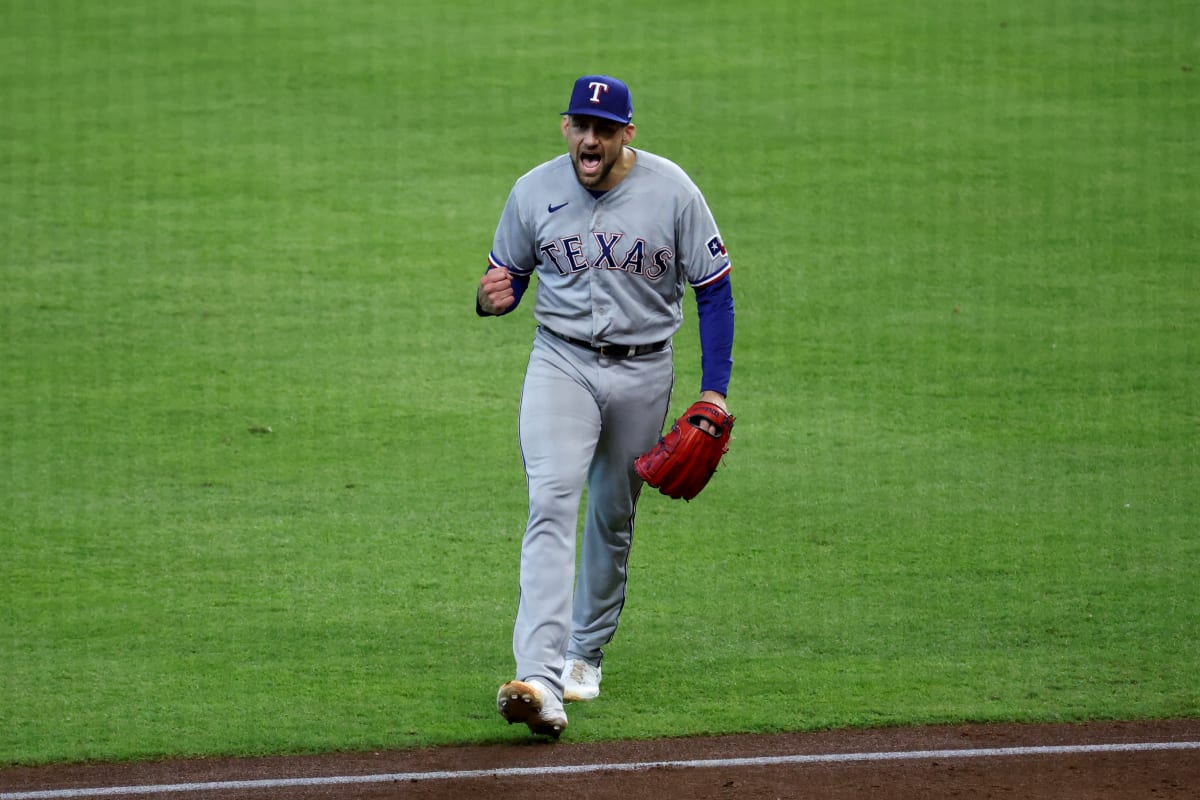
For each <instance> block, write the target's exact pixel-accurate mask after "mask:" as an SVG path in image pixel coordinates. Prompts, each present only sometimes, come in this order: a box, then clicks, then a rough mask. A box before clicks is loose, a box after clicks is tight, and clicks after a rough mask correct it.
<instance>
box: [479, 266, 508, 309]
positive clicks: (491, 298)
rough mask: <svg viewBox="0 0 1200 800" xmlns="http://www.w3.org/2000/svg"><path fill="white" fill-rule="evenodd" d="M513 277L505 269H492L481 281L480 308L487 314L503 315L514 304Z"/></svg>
mask: <svg viewBox="0 0 1200 800" xmlns="http://www.w3.org/2000/svg"><path fill="white" fill-rule="evenodd" d="M513 298H514V295H513V288H512V276H511V275H509V274H508V270H506V269H504V268H503V267H492V268H491V269H489V270H488V271H487V272H485V273H483V277H482V278H480V279H479V295H478V299H479V307H480V308H482V309H483V310H484V312H485V313H487V314H503V313H504V312H505V311H507V310H508V309H509V308H511V307H512V304H513Z"/></svg>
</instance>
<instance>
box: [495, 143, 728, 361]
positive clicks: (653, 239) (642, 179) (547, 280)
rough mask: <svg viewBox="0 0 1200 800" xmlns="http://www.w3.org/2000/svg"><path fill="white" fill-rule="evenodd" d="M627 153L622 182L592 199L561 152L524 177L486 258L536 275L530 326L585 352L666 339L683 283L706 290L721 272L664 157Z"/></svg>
mask: <svg viewBox="0 0 1200 800" xmlns="http://www.w3.org/2000/svg"><path fill="white" fill-rule="evenodd" d="M630 149H633V148H630ZM635 152H636V154H637V161H636V163H635V164H634V166H633V168H632V170H631V171H630V172H629V174H628V175H627V176H626V177H625V178H624V179H623V180H622V181H621V182H620V183H618V184H617V186H616V187H615V188H613V189H612V190H610V191H609V192H607V193H606V194H604V195H603V196H602V197H601V198H599V199H596V198H594V197H593V196H592V195H591V193H590V192H588V190H587V189H585V188H584V187H583V186H581V185H580V184H579V182H578V181H577V180H576V179H575V175H574V169H573V167H572V164H571V159H570V156H569V155H567V154H563V155H562V156H559V157H558V158H555V159H553V160H551V161H547V162H546V163H544V164H541V165H540V166H538V167H535V168H534V169H532V170H530V171H529V172H528V173H526V174H525V175H523V176H522V177H521V178H520V179H518V180H517V182H516V184H515V185H514V186H513V189H512V192H511V193H510V194H509V197H508V201H507V203H506V204H505V206H504V211H503V213H502V214H501V217H500V223H499V225H498V226H497V229H496V236H495V239H494V241H493V245H492V252H491V255H490V257H489V260H490V262H491V264H492V266H496V267H504V268H506V269H508V271H509V272H510V273H511V274H513V275H514V276H518V277H522V276H529V275H531V274H532V273H533V272H534V271H536V272H537V275H538V288H537V301H536V305H535V306H534V317H535V318H536V319H537V321H538V322H540V323H541V324H542V325H545V326H546V327H548V328H551V329H553V330H555V331H557V332H559V333H561V334H565V335H567V336H571V337H574V338H576V339H582V340H584V341H589V342H592V343H593V344H602V343H603V344H618V345H636V344H646V343H649V342H657V341H662V340H665V339H669V338H671V336H672V335H673V334H674V333H675V332H676V331H677V330H678V329H679V326H680V324H681V321H682V297H683V293H684V288H685V285H687V284H690V285H691V286H693V287H695V288H699V287H702V286H705V285H707V284H709V283H712V282H714V281H717V280H719V279H720V278H721V277H723V276H724V275H725V274H726V273H727V272H728V271H729V268H730V263H729V257H728V255H727V254H726V251H725V247H724V245H723V244H722V242H721V236H720V233H719V231H718V230H717V224H716V222H715V221H714V220H713V216H712V212H711V211H709V208H708V204H707V203H706V202H705V200H704V196H703V195H702V194H701V193H700V190H699V188H697V186H696V185H695V183H693V181H692V180H691V178H689V177H688V175H687V174H686V173H685V172H684V171H683V170H682V169H680V168H679V167H678V166H677V165H676V164H674V163H673V162H671V161H669V160H667V159H665V158H662V157H660V156H656V155H654V154H652V153H647V152H645V151H644V150H637V151H635Z"/></svg>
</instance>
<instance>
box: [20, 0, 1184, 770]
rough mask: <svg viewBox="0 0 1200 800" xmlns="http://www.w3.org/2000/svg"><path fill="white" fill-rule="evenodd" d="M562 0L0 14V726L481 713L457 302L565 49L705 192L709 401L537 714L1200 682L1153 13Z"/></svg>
mask: <svg viewBox="0 0 1200 800" xmlns="http://www.w3.org/2000/svg"><path fill="white" fill-rule="evenodd" d="M609 8H610V12H609V13H606V14H604V15H599V14H596V15H593V14H587V15H582V16H581V15H580V14H579V13H578V11H577V10H575V9H574V8H573V7H568V6H564V7H562V8H559V7H556V6H555V5H554V4H543V3H532V2H522V3H512V4H493V3H484V2H471V3H466V2H462V3H458V2H455V3H444V4H438V3H414V4H406V5H405V7H403V8H402V7H401V6H400V5H399V4H385V3H370V2H349V3H341V4H337V6H336V10H335V7H334V6H333V5H331V4H325V3H318V2H315V1H313V0H310V1H309V2H286V3H285V2H257V3H254V4H241V3H232V2H216V0H210V1H208V2H195V3H189V4H184V5H182V6H170V7H168V6H165V5H162V4H158V3H150V2H147V0H140V1H139V0H120V1H119V2H117V1H114V2H110V3H104V4H96V3H84V2H65V1H64V0H56V1H55V2H49V3H10V4H6V5H5V6H4V8H3V9H0V239H2V240H3V247H2V248H0V280H2V281H3V290H2V291H0V374H2V375H3V380H2V381H0V447H2V452H3V456H0V487H2V488H0V537H2V538H0V545H3V551H4V557H3V559H0V607H2V608H3V609H4V613H3V614H2V615H0V675H3V676H4V677H3V682H2V683H0V763H35V762H47V761H74V760H83V759H111V758H118V759H131V758H140V757H149V756H158V755H166V754H201V753H203V754H212V753H274V752H311V751H319V750H331V749H359V748H372V747H404V746H410V745H431V744H442V743H448V742H481V741H507V740H511V739H514V738H520V737H521V736H522V734H521V732H520V731H518V730H517V729H516V728H511V729H510V728H506V727H504V726H503V725H502V724H501V722H500V721H499V719H498V717H496V715H495V712H494V710H493V706H492V697H493V694H494V691H495V688H496V686H498V685H499V683H500V682H501V681H503V680H505V679H506V678H507V677H510V672H511V669H512V664H511V652H510V643H509V642H510V635H511V624H512V615H513V613H514V611H515V606H516V594H517V584H516V580H517V572H516V570H517V557H518V551H519V542H520V533H521V529H522V527H523V522H524V519H523V518H524V511H525V496H524V483H523V476H522V474H521V467H520V461H519V455H518V452H517V445H516V440H515V428H516V408H517V394H518V391H519V387H520V382H521V378H522V370H523V366H524V362H525V359H526V357H527V354H528V347H529V341H530V336H531V330H532V324H533V323H532V318H531V316H530V314H529V311H528V310H527V309H524V310H521V311H519V312H518V313H517V314H516V315H515V316H513V317H509V318H505V319H503V320H477V319H476V318H475V316H474V313H473V308H472V303H471V295H472V292H473V286H474V283H475V281H476V279H477V276H478V274H479V273H480V272H481V271H482V269H483V265H484V259H485V257H486V254H487V251H488V249H489V247H490V243H491V235H492V232H493V229H494V225H495V222H496V218H497V217H498V214H499V211H500V207H501V205H502V203H503V200H504V197H505V195H506V193H507V191H508V189H509V187H510V185H511V183H512V181H513V180H514V179H515V178H516V177H517V175H519V174H520V173H521V172H523V171H524V170H526V169H528V168H529V167H530V166H532V165H533V164H535V163H537V162H538V161H540V160H543V159H545V158H549V157H551V156H553V155H555V154H557V153H559V152H561V150H562V141H561V138H560V137H559V136H558V133H557V118H556V114H557V112H558V111H560V110H561V108H560V105H559V104H560V103H562V102H565V99H566V94H567V92H568V90H569V87H570V82H571V80H573V79H574V77H576V76H577V75H578V74H582V73H584V72H589V71H611V72H613V73H616V74H618V75H621V76H623V77H625V78H626V79H627V80H628V81H629V82H630V83H631V85H632V87H633V90H634V95H635V104H636V107H637V116H636V119H637V121H638V125H639V134H638V141H637V144H640V145H641V146H644V147H645V148H646V149H648V150H652V151H655V152H658V153H660V154H662V155H666V156H668V157H671V158H673V159H675V160H677V161H678V162H679V163H681V164H682V165H683V166H684V167H685V168H686V169H688V170H689V172H691V174H692V175H693V176H694V177H695V178H696V180H697V181H698V182H699V183H700V185H701V186H702V188H703V189H704V190H705V192H706V194H707V196H708V199H709V202H710V205H711V206H712V207H713V209H714V212H715V213H716V216H717V218H718V221H719V222H720V223H721V226H722V233H723V234H724V238H725V239H726V242H727V244H728V245H729V247H730V251H731V254H732V256H733V259H734V263H735V272H734V286H735V291H736V295H737V302H738V312H737V313H738V331H737V344H736V349H735V359H736V364H735V369H734V382H733V386H732V394H731V398H730V401H731V407H732V410H733V411H734V412H735V413H736V414H737V415H738V423H737V427H736V437H737V440H736V441H735V443H734V446H733V449H732V452H731V454H730V456H729V457H728V459H727V462H726V466H725V467H724V468H723V469H722V470H721V472H720V473H719V474H718V476H717V478H716V480H715V482H714V484H713V485H712V486H711V487H710V488H709V489H708V490H706V492H705V494H704V495H703V496H702V497H701V498H700V499H698V500H697V501H696V502H693V503H691V504H681V503H673V502H670V501H668V500H666V499H665V498H662V497H661V496H659V495H657V494H655V495H652V496H647V497H646V498H645V499H644V501H643V504H642V508H641V511H640V514H639V526H638V536H637V543H636V545H635V548H634V552H633V559H632V564H631V575H632V579H631V583H630V595H629V603H628V606H627V608H626V612H625V615H624V617H623V621H622V627H621V629H620V631H619V633H618V637H617V639H616V641H615V642H614V643H613V645H612V646H611V647H610V648H609V650H608V659H607V661H606V673H605V684H604V695H603V697H602V699H601V700H600V701H599V702H597V703H595V704H592V705H588V706H581V707H572V709H571V720H572V728H571V732H570V734H569V736H570V738H572V739H573V740H576V741H584V740H594V739H611V738H618V737H626V736H647V737H648V736H661V735H676V734H688V733H698V732H731V731H771V730H800V729H813V728H824V727H834V726H844V725H873V724H889V725H901V724H913V723H922V722H939V721H958V720H1079V719H1089V718H1113V719H1116V718H1135V717H1181V716H1196V715H1200V688H1198V685H1197V682H1196V680H1195V675H1196V674H1198V673H1200V640H1198V639H1197V637H1196V635H1195V632H1196V630H1197V629H1200V582H1198V581H1197V564H1200V539H1197V522H1196V520H1197V519H1198V518H1200V491H1198V489H1197V487H1198V486H1200V457H1198V456H1200V445H1198V442H1200V438H1198V433H1200V403H1198V401H1197V399H1196V398H1197V397H1200V331H1198V325H1197V320H1198V319H1200V277H1198V276H1200V263H1198V261H1200V259H1198V258H1197V255H1196V254H1197V253H1198V252H1200V214H1198V213H1197V208H1200V188H1197V187H1200V159H1197V157H1196V149H1195V132H1196V131H1197V130H1200V72H1198V71H1197V70H1198V69H1200V40H1197V38H1196V30H1197V23H1198V22H1200V15H1198V13H1197V11H1196V9H1195V5H1194V3H1188V2H1176V1H1175V0H1152V1H1151V2H1145V3H1139V4H1132V5H1131V4H1128V3H1124V2H1093V1H1092V0H1086V1H1085V0H1063V2H1057V3H1051V4H1044V3H1037V2H1032V0H1022V1H1021V2H1017V1H1016V0H1013V1H1012V2H1000V1H999V0H995V1H993V2H948V0H945V1H942V2H937V1H935V0H930V2H924V3H915V4H908V5H904V4H899V5H898V4H895V3H885V2H882V1H881V0H880V1H878V2H876V1H875V0H863V1H862V2H848V1H847V0H842V2H830V3H823V2H818V0H808V1H807V2H799V3H792V2H783V1H782V0H780V1H779V2H745V3H738V4H724V3H715V2H708V3H703V2H702V3H694V2H693V3H682V2H670V3H660V4H656V9H655V10H646V9H641V8H640V4H620V3H618V4H616V5H614V6H610V7H609ZM688 303H689V305H688V306H687V307H686V310H687V312H688V314H687V316H688V319H687V321H686V323H685V328H684V331H683V333H682V334H681V336H680V337H679V338H678V341H677V353H678V359H677V363H678V368H679V379H678V381H677V385H678V386H679V392H678V393H677V397H676V403H677V404H680V405H682V404H684V403H685V402H686V401H688V400H689V399H690V398H691V396H692V392H693V389H694V387H696V385H697V383H698V373H699V359H698V347H697V343H696V337H695V330H694V324H695V323H694V313H692V308H691V305H690V299H689V301H688ZM731 695H734V696H736V697H737V698H738V701H737V702H731V700H730V696H731Z"/></svg>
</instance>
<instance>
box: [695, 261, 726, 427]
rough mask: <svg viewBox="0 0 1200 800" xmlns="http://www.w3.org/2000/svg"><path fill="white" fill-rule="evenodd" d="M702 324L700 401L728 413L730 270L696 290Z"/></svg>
mask: <svg viewBox="0 0 1200 800" xmlns="http://www.w3.org/2000/svg"><path fill="white" fill-rule="evenodd" d="M695 292H696V316H697V318H698V319H699V324H700V369H701V378H700V399H701V400H707V401H708V402H710V403H714V404H715V405H717V406H719V407H720V408H722V409H724V410H726V411H728V410H729V409H728V408H726V406H725V397H726V395H728V394H729V378H730V375H731V373H732V372H733V284H732V282H731V281H730V279H729V272H728V270H726V271H725V272H724V274H723V275H721V276H720V277H719V278H718V279H717V280H715V281H712V282H711V283H706V284H704V285H702V286H697V287H696V288H695Z"/></svg>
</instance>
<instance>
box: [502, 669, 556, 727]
mask: <svg viewBox="0 0 1200 800" xmlns="http://www.w3.org/2000/svg"><path fill="white" fill-rule="evenodd" d="M496 710H497V711H499V712H500V716H502V717H504V718H505V719H506V720H508V724H509V725H512V724H513V723H514V722H524V723H525V724H526V725H528V726H529V731H530V733H535V734H538V735H539V736H552V737H554V738H555V739H557V738H558V737H559V736H560V735H561V734H562V732H563V731H565V730H566V729H567V714H566V712H565V711H563V707H562V703H561V702H560V701H559V699H558V698H557V697H555V696H554V692H552V691H551V690H550V688H549V687H548V686H546V685H545V684H544V683H542V682H541V681H539V680H537V679H536V678H535V679H533V680H529V681H509V682H508V683H506V684H504V685H503V686H501V687H500V691H499V692H498V693H497V694H496Z"/></svg>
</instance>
